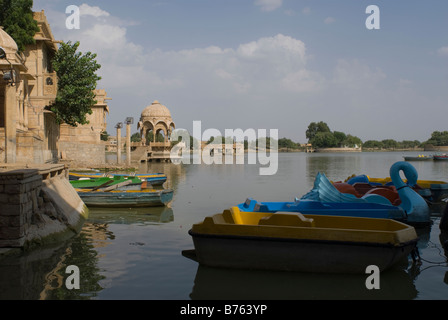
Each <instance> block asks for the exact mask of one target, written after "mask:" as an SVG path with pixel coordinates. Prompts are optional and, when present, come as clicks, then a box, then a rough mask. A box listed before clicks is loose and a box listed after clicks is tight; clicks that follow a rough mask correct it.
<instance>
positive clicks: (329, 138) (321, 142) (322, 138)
mask: <svg viewBox="0 0 448 320" xmlns="http://www.w3.org/2000/svg"><path fill="white" fill-rule="evenodd" d="M311 143H312V145H313V147H315V148H334V147H337V146H338V140H337V139H336V138H335V136H334V134H333V133H331V132H318V133H317V134H316V135H315V137H314V138H313V140H312V142H311Z"/></svg>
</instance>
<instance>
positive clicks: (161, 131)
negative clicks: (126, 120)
mask: <svg viewBox="0 0 448 320" xmlns="http://www.w3.org/2000/svg"><path fill="white" fill-rule="evenodd" d="M137 129H140V134H141V138H142V142H143V144H144V145H151V144H152V143H156V142H162V141H160V135H162V136H163V137H164V142H167V141H168V140H169V137H170V135H171V133H172V132H173V130H174V129H175V125H174V122H173V119H172V118H171V113H170V111H169V110H168V108H167V107H165V106H164V105H162V104H160V103H159V101H157V100H155V101H154V102H153V103H152V104H151V105H149V106H147V107H146V108H145V109H144V110H143V112H142V114H141V117H140V121H139V122H138V126H137ZM150 132H152V141H147V140H148V136H150V135H149V133H150ZM157 137H159V139H157ZM158 140H159V141H158Z"/></svg>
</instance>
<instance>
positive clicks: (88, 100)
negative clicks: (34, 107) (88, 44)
mask: <svg viewBox="0 0 448 320" xmlns="http://www.w3.org/2000/svg"><path fill="white" fill-rule="evenodd" d="M78 47H79V42H78V41H77V42H75V43H73V44H72V43H71V41H69V42H67V43H64V42H62V43H61V44H60V47H59V50H58V51H57V52H56V54H55V56H54V58H53V61H52V64H53V68H54V70H55V71H56V74H57V76H58V94H57V96H56V99H55V101H54V103H53V104H51V105H50V106H49V107H48V109H50V110H51V111H53V113H54V114H55V116H56V121H57V122H58V123H62V122H65V123H67V124H69V125H71V126H77V125H78V124H86V123H88V121H87V119H86V115H87V114H92V106H93V105H94V104H95V103H96V101H95V99H94V98H95V93H94V89H95V88H96V85H97V81H99V80H100V79H101V77H99V76H97V75H96V71H97V70H98V69H99V68H101V66H100V65H99V64H98V63H97V62H96V60H95V58H96V54H92V53H90V52H87V53H86V54H82V53H81V52H77V49H78Z"/></svg>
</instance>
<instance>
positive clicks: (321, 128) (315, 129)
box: [306, 121, 331, 143]
mask: <svg viewBox="0 0 448 320" xmlns="http://www.w3.org/2000/svg"><path fill="white" fill-rule="evenodd" d="M319 132H331V131H330V128H329V127H328V125H327V124H326V123H325V122H323V121H320V122H311V123H310V124H309V126H308V129H307V130H306V138H307V139H308V141H311V140H313V139H314V137H315V136H316V134H317V133H319ZM311 143H312V142H311Z"/></svg>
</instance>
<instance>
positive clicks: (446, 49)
mask: <svg viewBox="0 0 448 320" xmlns="http://www.w3.org/2000/svg"><path fill="white" fill-rule="evenodd" d="M437 54H438V55H439V56H448V47H442V48H440V49H439V50H437Z"/></svg>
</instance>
